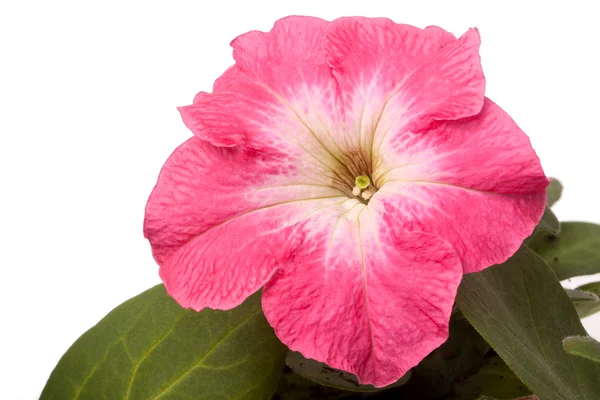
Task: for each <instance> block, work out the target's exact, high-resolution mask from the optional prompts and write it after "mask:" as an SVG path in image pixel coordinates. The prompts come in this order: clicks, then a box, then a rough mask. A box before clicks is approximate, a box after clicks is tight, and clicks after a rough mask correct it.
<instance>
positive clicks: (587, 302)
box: [565, 288, 600, 318]
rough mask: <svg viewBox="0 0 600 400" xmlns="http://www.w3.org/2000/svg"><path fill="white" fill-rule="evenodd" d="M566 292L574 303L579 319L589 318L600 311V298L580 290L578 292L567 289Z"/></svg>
mask: <svg viewBox="0 0 600 400" xmlns="http://www.w3.org/2000/svg"><path fill="white" fill-rule="evenodd" d="M565 292H567V294H568V295H569V298H570V299H571V301H572V302H573V305H574V306H575V309H576V310H577V314H579V318H584V317H588V316H590V315H592V314H595V313H596V312H598V311H600V298H599V297H598V296H597V295H596V294H594V293H592V292H587V291H585V290H579V288H578V290H572V289H565Z"/></svg>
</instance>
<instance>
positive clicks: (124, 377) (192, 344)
mask: <svg viewBox="0 0 600 400" xmlns="http://www.w3.org/2000/svg"><path fill="white" fill-rule="evenodd" d="M286 352H287V349H286V348H285V346H283V345H282V344H281V343H280V342H279V341H278V340H277V338H276V337H275V335H274V333H273V330H272V328H271V327H270V326H269V324H268V323H267V321H266V319H265V317H264V315H263V314H262V311H261V305H260V295H259V294H255V295H253V296H252V297H250V298H248V299H247V300H246V301H245V302H244V303H243V304H242V305H240V306H239V307H237V308H235V309H233V310H230V311H213V310H208V309H206V310H203V311H201V312H194V311H191V310H184V309H183V308H181V307H180V306H179V305H178V304H177V303H175V301H173V300H172V299H171V298H170V297H169V296H168V295H167V294H166V293H165V289H164V287H163V286H162V285H158V286H155V287H154V288H152V289H149V290H147V291H146V292H144V293H142V294H140V295H138V296H136V297H134V298H132V299H130V300H128V301H126V302H125V303H123V304H121V305H120V306H118V307H117V308H115V309H114V310H113V311H111V312H110V313H109V314H108V315H107V316H106V317H105V318H104V319H102V320H101V321H100V322H99V323H98V324H97V325H96V326H94V327H93V328H91V329H90V330H89V331H87V332H86V333H84V334H83V335H82V336H81V337H80V338H79V339H78V340H77V341H76V342H75V343H74V344H73V345H72V346H71V348H70V349H69V350H68V351H67V352H66V353H65V354H64V355H63V357H62V358H61V359H60V361H59V362H58V365H57V366H56V368H55V369H54V371H53V372H52V374H51V375H50V379H49V380H48V383H47V384H46V387H45V388H44V391H43V393H42V396H41V400H50V399H55V400H66V399H69V400H71V399H72V400H84V399H90V400H91V399H115V400H116V399H119V400H134V399H139V400H147V399H154V400H157V399H160V400H175V399H211V400H212V399H215V400H220V399H270V398H271V396H272V395H273V393H274V392H275V388H276V387H277V384H278V381H279V377H280V375H281V371H282V370H283V367H284V357H285V353H286Z"/></svg>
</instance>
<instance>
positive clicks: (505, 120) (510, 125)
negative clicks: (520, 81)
mask: <svg viewBox="0 0 600 400" xmlns="http://www.w3.org/2000/svg"><path fill="white" fill-rule="evenodd" d="M379 157H380V160H381V164H380V167H379V168H378V169H377V170H376V171H375V173H374V182H375V184H376V185H377V186H378V187H379V188H380V190H379V192H378V193H377V194H376V195H375V196H374V198H373V199H371V202H370V203H369V204H370V206H372V207H373V210H374V211H375V210H378V212H379V213H380V214H381V215H382V216H383V218H385V219H387V220H388V221H394V223H396V224H398V225H400V226H403V227H404V229H407V230H415V231H425V232H429V233H431V234H434V235H438V236H440V237H442V238H443V239H445V240H447V241H448V242H450V243H452V244H453V246H454V248H455V250H456V252H457V253H458V254H459V256H460V257H461V260H462V263H463V270H464V272H465V273H468V272H476V271H480V270H482V269H484V268H487V267H489V266H491V265H494V264H498V263H502V262H504V261H506V259H507V258H508V257H510V256H511V255H513V254H514V253H515V252H516V251H517V250H518V248H519V246H520V245H521V243H522V242H523V240H524V239H525V238H526V237H527V236H529V235H530V234H531V232H532V231H533V229H534V228H535V226H536V225H537V223H538V222H539V220H540V218H541V216H542V214H543V212H544V208H545V202H546V192H545V189H546V186H547V185H548V179H547V178H546V177H545V175H544V172H543V170H542V167H541V165H540V161H539V159H538V157H537V155H536V154H535V152H534V151H533V149H532V148H531V144H530V142H529V138H528V137H527V135H525V133H523V131H521V130H520V129H519V127H518V126H517V125H516V124H515V122H514V121H513V120H512V119H511V118H510V117H509V116H508V115H507V114H506V113H505V112H504V111H503V110H502V109H501V108H500V107H498V106H497V105H495V104H494V103H493V102H491V101H490V100H489V99H486V100H485V103H484V106H483V108H482V110H481V112H480V113H479V114H478V115H476V116H474V117H471V118H466V119H462V120H457V121H443V122H441V121H440V122H438V123H437V124H436V125H434V126H432V127H431V129H430V130H428V131H427V132H413V131H411V130H408V129H406V130H401V131H400V132H398V133H396V134H395V135H394V136H393V137H392V139H390V141H389V142H388V144H387V146H385V147H384V148H382V149H381V151H380V152H379Z"/></svg>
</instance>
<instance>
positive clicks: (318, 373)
mask: <svg viewBox="0 0 600 400" xmlns="http://www.w3.org/2000/svg"><path fill="white" fill-rule="evenodd" d="M285 363H286V364H287V366H288V367H290V368H291V369H292V370H293V371H294V372H296V373H297V374H300V375H301V376H303V377H305V378H307V379H310V380H311V381H313V382H316V383H318V384H320V385H323V386H329V387H333V388H336V389H340V390H347V391H352V392H379V391H381V390H386V389H390V388H393V387H398V386H401V385H403V384H405V383H406V382H408V380H409V378H410V375H411V372H410V371H409V372H408V373H407V374H406V375H404V376H403V377H402V378H400V379H399V380H398V381H397V382H395V383H393V384H391V385H389V386H386V387H383V388H376V387H375V386H373V385H361V384H360V383H358V378H357V377H356V376H355V375H353V374H351V373H349V372H346V371H341V370H339V369H335V368H331V367H330V366H329V365H327V364H325V363H322V362H319V361H315V360H312V359H310V358H305V357H304V356H303V355H302V354H300V353H298V352H295V351H290V352H289V353H288V355H287V357H286V358H285Z"/></svg>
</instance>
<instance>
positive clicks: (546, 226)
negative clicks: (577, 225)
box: [536, 207, 560, 235]
mask: <svg viewBox="0 0 600 400" xmlns="http://www.w3.org/2000/svg"><path fill="white" fill-rule="evenodd" d="M536 229H538V230H542V231H546V232H549V233H551V234H554V235H558V233H559V232H560V222H558V219H557V218H556V215H554V213H553V212H552V210H551V209H550V207H546V210H545V211H544V215H542V219H541V220H540V222H539V223H538V225H537V227H536Z"/></svg>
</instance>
